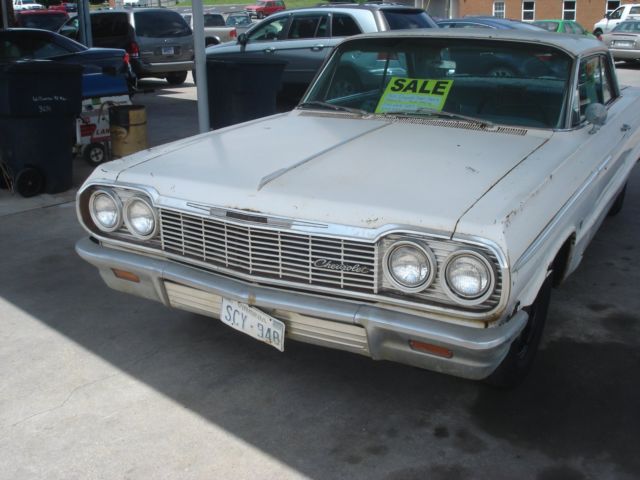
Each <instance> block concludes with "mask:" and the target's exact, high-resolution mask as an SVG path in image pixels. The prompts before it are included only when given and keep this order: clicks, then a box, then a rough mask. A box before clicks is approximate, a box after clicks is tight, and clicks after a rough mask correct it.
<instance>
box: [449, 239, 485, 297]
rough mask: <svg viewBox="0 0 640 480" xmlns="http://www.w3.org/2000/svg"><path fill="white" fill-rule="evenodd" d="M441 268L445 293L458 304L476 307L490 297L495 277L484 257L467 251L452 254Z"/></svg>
mask: <svg viewBox="0 0 640 480" xmlns="http://www.w3.org/2000/svg"><path fill="white" fill-rule="evenodd" d="M443 268H444V282H443V286H444V288H445V291H446V292H447V293H448V294H449V296H450V297H451V298H453V299H454V300H455V301H457V302H458V303H462V304H463V305H477V304H479V303H482V302H484V301H485V300H486V299H487V298H488V297H489V296H490V295H491V293H492V291H493V287H494V284H495V275H494V273H493V268H492V267H491V264H490V263H489V261H488V260H487V259H486V258H484V256H482V255H480V254H478V253H476V252H473V251H467V250H465V251H458V252H454V253H453V254H452V255H451V256H450V257H449V258H447V260H446V261H445V264H444V267H443Z"/></svg>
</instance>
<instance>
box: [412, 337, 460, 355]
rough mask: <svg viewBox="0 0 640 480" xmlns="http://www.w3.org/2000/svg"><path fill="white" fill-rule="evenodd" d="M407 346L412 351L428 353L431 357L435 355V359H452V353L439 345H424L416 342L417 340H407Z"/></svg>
mask: <svg viewBox="0 0 640 480" xmlns="http://www.w3.org/2000/svg"><path fill="white" fill-rule="evenodd" d="M409 346H410V347H411V348H412V349H413V350H418V351H419V352H425V353H430V354H431V355H435V356H437V357H442V358H451V357H453V352H452V351H451V350H449V349H448V348H445V347H441V346H439V345H433V344H431V343H425V342H418V341H417V340H409Z"/></svg>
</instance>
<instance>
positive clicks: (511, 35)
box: [344, 28, 609, 56]
mask: <svg viewBox="0 0 640 480" xmlns="http://www.w3.org/2000/svg"><path fill="white" fill-rule="evenodd" d="M363 38H451V39H455V38H460V39H478V40H498V41H516V42H526V43H535V44H540V45H548V46H550V47H556V48H559V49H561V50H564V51H566V52H567V53H569V54H570V55H573V56H580V55H585V54H588V53H593V52H608V51H609V50H608V49H607V47H606V45H604V44H603V43H602V42H601V41H600V40H597V39H596V38H589V37H585V36H582V35H558V34H555V33H551V32H549V31H546V30H544V29H540V31H539V32H537V31H533V30H499V29H495V30H489V29H486V28H459V29H458V28H437V29H434V28H422V29H415V30H391V31H387V32H376V33H364V34H360V35H356V36H354V37H350V38H348V39H347V40H345V41H344V43H348V42H349V41H351V40H352V39H363Z"/></svg>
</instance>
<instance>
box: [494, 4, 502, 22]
mask: <svg viewBox="0 0 640 480" xmlns="http://www.w3.org/2000/svg"><path fill="white" fill-rule="evenodd" d="M493 16H494V17H497V18H504V2H493Z"/></svg>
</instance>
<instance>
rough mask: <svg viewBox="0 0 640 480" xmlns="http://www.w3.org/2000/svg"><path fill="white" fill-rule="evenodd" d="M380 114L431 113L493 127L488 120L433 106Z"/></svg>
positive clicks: (407, 114)
mask: <svg viewBox="0 0 640 480" xmlns="http://www.w3.org/2000/svg"><path fill="white" fill-rule="evenodd" d="M381 114H382V115H406V116H409V115H433V116H434V117H445V118H452V119H454V120H464V121H465V122H471V123H479V124H481V125H484V126H485V127H493V126H494V124H493V123H492V122H490V121H488V120H483V119H481V118H477V117H470V116H467V115H462V114H461V113H451V112H445V111H442V110H435V109H433V108H418V109H416V110H409V111H407V110H397V111H391V112H381Z"/></svg>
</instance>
